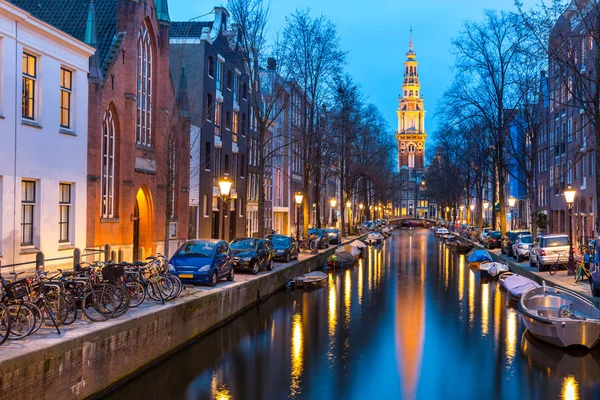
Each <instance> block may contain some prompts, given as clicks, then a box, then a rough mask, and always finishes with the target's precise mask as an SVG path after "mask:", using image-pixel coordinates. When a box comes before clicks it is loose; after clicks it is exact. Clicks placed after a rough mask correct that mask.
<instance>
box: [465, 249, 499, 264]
mask: <svg viewBox="0 0 600 400" xmlns="http://www.w3.org/2000/svg"><path fill="white" fill-rule="evenodd" d="M467 261H468V262H470V263H477V262H485V261H494V259H493V258H492V256H491V255H490V253H489V252H488V251H487V250H472V251H471V252H470V253H469V256H468V257H467Z"/></svg>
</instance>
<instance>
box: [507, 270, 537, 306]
mask: <svg viewBox="0 0 600 400" xmlns="http://www.w3.org/2000/svg"><path fill="white" fill-rule="evenodd" d="M498 280H499V281H500V284H501V285H502V287H503V288H504V289H505V290H506V291H507V292H508V294H509V295H510V297H511V298H512V299H514V300H519V299H520V298H521V296H522V295H523V293H525V291H527V290H529V289H531V288H537V287H540V285H539V284H538V283H537V282H536V281H534V280H531V279H529V278H525V277H524V276H523V275H519V274H513V273H512V272H505V273H503V274H501V275H500V276H499V277H498Z"/></svg>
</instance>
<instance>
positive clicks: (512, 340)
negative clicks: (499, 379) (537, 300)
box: [506, 308, 517, 365]
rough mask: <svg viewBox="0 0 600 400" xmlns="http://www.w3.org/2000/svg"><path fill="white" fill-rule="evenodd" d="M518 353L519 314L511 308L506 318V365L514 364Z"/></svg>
mask: <svg viewBox="0 0 600 400" xmlns="http://www.w3.org/2000/svg"><path fill="white" fill-rule="evenodd" d="M516 353H517V312H516V311H515V310H514V309H512V308H509V309H508V310H507V317H506V363H507V364H509V365H510V364H512V362H513V360H514V358H515V354H516Z"/></svg>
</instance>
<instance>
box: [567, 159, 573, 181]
mask: <svg viewBox="0 0 600 400" xmlns="http://www.w3.org/2000/svg"><path fill="white" fill-rule="evenodd" d="M572 170H573V168H571V161H569V162H568V164H567V183H568V184H571V183H573V175H572Z"/></svg>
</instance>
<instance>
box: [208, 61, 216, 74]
mask: <svg viewBox="0 0 600 400" xmlns="http://www.w3.org/2000/svg"><path fill="white" fill-rule="evenodd" d="M208 76H210V77H211V78H214V77H215V58H214V57H213V56H209V57H208Z"/></svg>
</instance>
